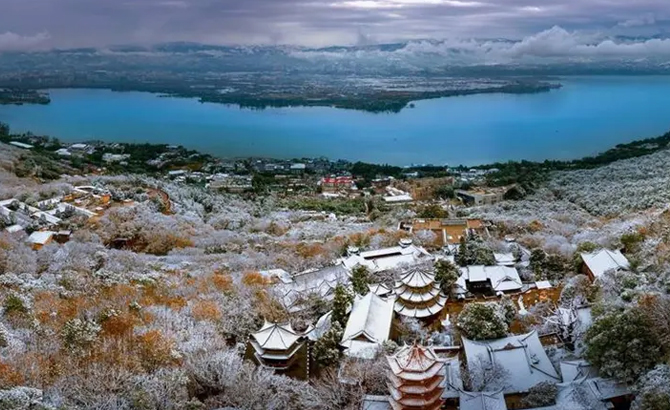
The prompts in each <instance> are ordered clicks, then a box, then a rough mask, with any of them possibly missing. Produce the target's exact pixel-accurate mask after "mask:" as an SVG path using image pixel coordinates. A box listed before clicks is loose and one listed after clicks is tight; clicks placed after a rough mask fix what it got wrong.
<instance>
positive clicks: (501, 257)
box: [493, 252, 516, 266]
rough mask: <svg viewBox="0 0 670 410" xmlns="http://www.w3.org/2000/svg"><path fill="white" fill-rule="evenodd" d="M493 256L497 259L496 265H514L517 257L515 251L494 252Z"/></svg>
mask: <svg viewBox="0 0 670 410" xmlns="http://www.w3.org/2000/svg"><path fill="white" fill-rule="evenodd" d="M493 256H494V257H495V259H496V265H501V266H514V264H516V258H515V257H514V254H513V253H511V252H510V253H494V254H493Z"/></svg>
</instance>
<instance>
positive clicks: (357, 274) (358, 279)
mask: <svg viewBox="0 0 670 410" xmlns="http://www.w3.org/2000/svg"><path fill="white" fill-rule="evenodd" d="M369 283H370V273H369V272H368V269H367V268H366V267H365V266H357V267H356V268H354V270H353V272H351V285H352V286H353V288H354V292H356V293H358V294H359V295H361V296H365V295H367V294H368V292H369V291H370V289H368V284H369Z"/></svg>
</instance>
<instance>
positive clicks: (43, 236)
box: [28, 231, 54, 245]
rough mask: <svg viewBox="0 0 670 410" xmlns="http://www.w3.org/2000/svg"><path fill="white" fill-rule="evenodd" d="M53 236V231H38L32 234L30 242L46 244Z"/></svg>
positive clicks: (29, 238)
mask: <svg viewBox="0 0 670 410" xmlns="http://www.w3.org/2000/svg"><path fill="white" fill-rule="evenodd" d="M53 236H54V232H51V231H37V232H33V233H32V234H30V236H29V237H28V242H30V243H32V244H35V245H46V244H47V243H48V242H49V241H50V240H51V238H52V237H53Z"/></svg>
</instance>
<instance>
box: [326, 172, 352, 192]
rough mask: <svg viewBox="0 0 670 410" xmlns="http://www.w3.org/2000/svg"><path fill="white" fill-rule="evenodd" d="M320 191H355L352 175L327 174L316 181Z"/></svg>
mask: <svg viewBox="0 0 670 410" xmlns="http://www.w3.org/2000/svg"><path fill="white" fill-rule="evenodd" d="M318 185H319V187H320V188H321V192H322V193H330V194H338V193H349V192H351V191H357V190H358V188H357V187H356V183H355V182H354V178H353V177H352V176H334V175H331V176H328V177H324V178H321V180H320V181H319V182H318Z"/></svg>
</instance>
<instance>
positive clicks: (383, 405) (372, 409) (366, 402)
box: [361, 395, 392, 410]
mask: <svg viewBox="0 0 670 410" xmlns="http://www.w3.org/2000/svg"><path fill="white" fill-rule="evenodd" d="M361 410H392V408H391V404H390V403H389V398H388V396H372V395H365V396H363V403H362V404H361Z"/></svg>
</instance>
